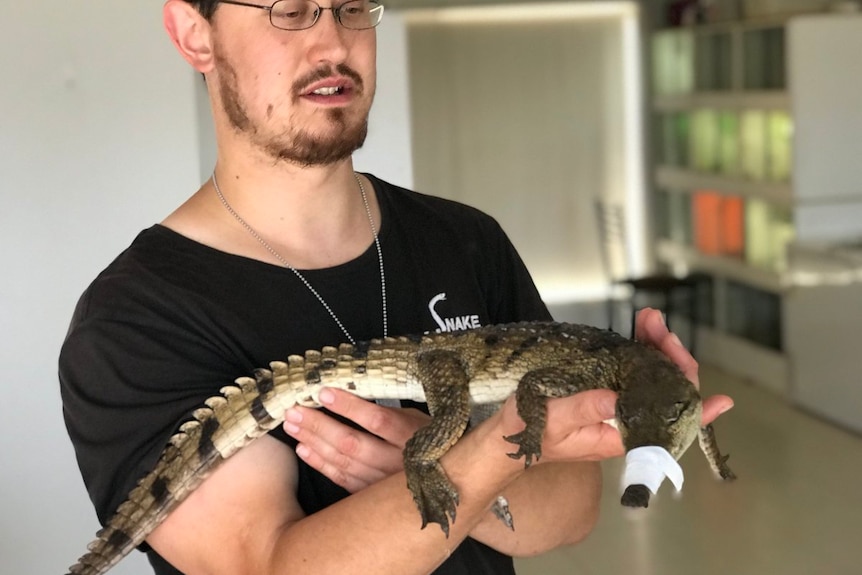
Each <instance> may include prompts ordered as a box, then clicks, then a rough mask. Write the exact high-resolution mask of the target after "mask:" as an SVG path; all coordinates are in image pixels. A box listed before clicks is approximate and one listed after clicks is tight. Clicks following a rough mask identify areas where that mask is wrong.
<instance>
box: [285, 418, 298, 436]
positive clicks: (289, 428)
mask: <svg viewBox="0 0 862 575" xmlns="http://www.w3.org/2000/svg"><path fill="white" fill-rule="evenodd" d="M284 430H285V431H286V432H287V433H288V435H296V434H297V433H299V426H298V425H294V424H293V423H290V422H287V421H285V422H284Z"/></svg>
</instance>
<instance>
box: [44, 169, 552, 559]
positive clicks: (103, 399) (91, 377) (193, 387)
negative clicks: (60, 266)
mask: <svg viewBox="0 0 862 575" xmlns="http://www.w3.org/2000/svg"><path fill="white" fill-rule="evenodd" d="M369 179H370V180H371V182H372V183H373V184H374V189H375V193H376V194H377V198H378V200H379V202H380V206H381V213H382V218H383V222H382V227H381V230H380V234H379V239H380V243H381V247H382V251H383V259H384V267H385V278H386V299H387V308H388V309H387V313H388V322H389V334H390V335H404V334H417V333H423V332H427V331H433V330H437V329H444V330H451V329H456V328H463V327H478V326H479V325H489V324H493V323H505V322H510V321H521V320H544V319H549V314H548V311H547V309H546V307H545V306H544V304H543V303H542V301H541V299H540V297H539V295H538V293H537V291H536V289H535V286H534V285H533V282H532V280H531V278H530V276H529V274H528V273H527V270H526V268H525V267H524V265H523V262H522V261H521V259H520V258H519V256H518V254H517V253H516V251H515V249H514V248H513V246H512V245H511V243H510V242H509V240H508V239H507V237H506V235H505V234H504V233H503V231H502V230H501V229H500V227H499V225H498V224H497V223H496V222H495V221H494V220H493V219H491V218H490V217H488V216H486V215H484V214H482V213H481V212H479V211H477V210H475V209H472V208H469V207H466V206H464V205H461V204H458V203H455V202H451V201H447V200H443V199H440V198H435V197H431V196H426V195H422V194H418V193H416V192H411V191H408V190H404V189H401V188H398V187H396V186H393V185H391V184H388V183H386V182H383V181H381V180H379V179H377V178H374V177H373V176H369ZM302 273H303V276H304V277H305V278H306V279H307V280H308V282H309V283H310V284H311V285H312V286H314V288H315V289H316V290H317V291H318V292H319V293H320V295H321V296H322V297H323V299H324V300H325V301H326V302H327V303H328V304H329V305H330V306H331V308H332V309H333V311H334V313H335V314H336V315H337V316H338V318H339V319H340V320H341V321H342V323H343V324H344V326H345V327H346V329H347V330H348V331H349V332H350V333H351V335H352V336H353V337H354V338H355V339H356V340H368V339H371V338H374V337H379V336H381V335H382V332H383V313H382V302H381V299H382V298H381V280H380V267H379V263H378V257H377V250H376V248H375V247H374V246H373V245H372V246H371V247H369V249H368V250H367V251H366V252H365V253H364V254H363V255H361V256H360V257H358V258H357V259H355V260H353V261H350V262H348V263H345V264H343V265H340V266H336V267H334V268H329V269H322V270H309V271H303V272H302ZM344 339H345V337H344V334H343V333H342V332H341V330H340V329H339V328H338V326H337V325H336V324H335V322H334V321H333V319H332V317H331V316H330V315H329V313H328V312H327V311H326V310H325V309H324V308H323V306H322V305H321V304H320V302H319V301H318V300H317V299H316V298H315V296H314V295H313V294H311V292H310V290H309V289H308V288H307V287H306V286H305V285H303V284H302V283H301V282H300V281H299V279H298V278H297V277H296V275H295V274H294V273H293V272H292V271H290V270H288V269H286V268H283V267H279V266H273V265H269V264H266V263H263V262H260V261H257V260H253V259H249V258H245V257H241V256H236V255H231V254H227V253H225V252H221V251H218V250H215V249H213V248H209V247H207V246H205V245H202V244H200V243H197V242H194V241H192V240H190V239H188V238H186V237H184V236H182V235H179V234H177V233H175V232H173V231H171V230H169V229H168V228H165V227H163V226H159V225H156V226H153V227H151V228H149V229H147V230H144V231H143V232H141V233H140V234H139V235H138V237H137V238H136V239H135V240H134V242H133V243H132V245H131V246H130V247H129V248H127V249H126V250H125V251H124V252H123V253H122V254H121V255H120V256H119V257H118V258H117V259H116V260H114V262H112V263H111V264H110V265H109V266H108V268H107V269H105V271H103V272H102V273H101V274H100V275H99V276H98V277H97V278H96V280H95V281H94V282H93V283H92V284H91V285H90V286H89V288H88V289H87V290H86V292H85V293H84V294H83V296H82V297H81V299H80V301H79V303H78V306H77V308H76V310H75V313H74V316H73V319H72V323H71V326H70V329H69V333H68V335H67V338H66V341H65V343H64V344H63V348H62V351H61V354H60V366H59V367H60V386H61V392H62V397H63V414H64V418H65V421H66V426H67V429H68V431H69V436H70V437H71V439H72V443H73V444H74V446H75V452H76V455H77V458H78V464H79V466H80V469H81V473H82V475H83V478H84V483H85V485H86V487H87V490H88V492H89V494H90V498H91V499H92V501H93V504H94V506H95V508H96V512H97V515H98V517H99V520H100V521H101V522H102V523H103V524H104V523H105V522H106V521H107V520H108V519H109V518H110V516H111V515H112V514H113V512H114V510H115V509H116V508H117V506H118V505H119V504H120V503H122V501H123V500H125V498H126V497H127V495H128V493H129V491H131V489H132V488H133V487H134V486H135V484H136V482H137V481H138V479H140V477H142V476H143V475H145V474H146V473H148V472H149V471H150V470H151V469H152V468H153V467H154V465H155V462H156V460H157V459H158V457H159V454H160V453H161V451H162V449H163V448H164V446H165V444H166V442H167V440H168V438H169V437H170V436H171V435H172V434H173V433H175V432H176V430H177V428H178V427H179V425H180V424H181V423H182V422H183V421H187V420H188V419H190V414H191V412H192V411H193V410H194V409H195V408H197V407H199V406H200V405H201V404H202V403H203V401H204V400H205V399H206V398H207V397H210V396H212V395H215V394H217V393H218V390H219V389H220V388H221V387H222V386H223V385H225V384H226V383H230V382H232V381H233V380H234V379H235V378H236V377H238V376H241V375H248V374H250V373H251V372H252V370H254V369H255V368H257V367H261V366H266V365H268V364H269V362H270V361H272V360H277V359H285V358H286V357H287V356H288V355H290V354H297V353H302V352H304V351H305V350H308V349H319V348H321V347H323V346H325V345H333V344H338V343H340V342H342V341H344ZM272 434H273V436H275V437H276V438H278V439H279V440H281V441H283V442H285V443H287V444H289V445H291V447H295V442H294V441H293V440H292V439H291V438H289V437H288V436H287V435H286V434H284V432H283V431H282V429H281V428H280V427H279V428H277V429H276V430H275V431H273V432H272ZM299 464H300V466H299V467H300V468H299V489H298V495H297V497H298V500H299V503H300V505H301V506H302V508H303V509H304V511H305V512H306V513H309V514H310V513H314V512H316V511H319V510H320V509H323V508H324V507H326V506H328V505H331V504H333V503H335V502H336V501H338V500H340V499H342V498H344V497H346V496H347V495H348V493H347V492H346V491H345V490H343V489H342V488H340V487H338V486H337V485H335V484H333V483H332V482H331V481H329V480H328V479H327V478H325V477H323V476H322V475H320V474H319V473H317V472H316V471H314V470H313V469H311V468H309V467H308V466H307V465H305V464H304V463H303V462H302V461H301V460H299ZM417 528H418V525H417ZM144 548H145V550H147V552H148V553H149V554H150V560H151V563H153V565H154V567H155V570H156V573H157V574H158V575H167V574H176V573H178V571H176V570H175V569H173V568H172V567H170V566H169V565H168V564H167V563H165V562H164V560H162V559H161V558H160V557H158V556H157V555H156V554H155V552H154V551H153V550H151V549H148V548H146V546H144ZM513 572H514V571H513V567H512V561H511V558H509V557H506V556H504V555H501V554H499V553H497V552H495V551H493V550H491V549H490V548H488V547H486V546H484V545H482V544H480V543H478V542H476V541H473V540H471V539H468V540H466V541H465V542H464V543H462V544H461V545H460V546H459V548H458V549H457V550H456V551H455V552H454V553H453V555H452V556H451V557H450V559H449V560H447V562H446V563H444V564H443V565H442V566H441V567H440V568H439V569H438V570H437V571H436V572H435V573H438V574H441V575H443V574H447V575H449V574H452V575H455V574H464V575H467V574H471V575H476V574H482V573H488V574H491V573H494V574H501V573H513Z"/></svg>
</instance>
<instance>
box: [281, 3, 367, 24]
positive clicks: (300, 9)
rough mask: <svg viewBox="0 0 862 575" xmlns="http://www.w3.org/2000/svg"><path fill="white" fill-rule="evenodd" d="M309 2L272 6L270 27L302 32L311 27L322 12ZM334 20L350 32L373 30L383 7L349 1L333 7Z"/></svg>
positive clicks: (316, 5)
mask: <svg viewBox="0 0 862 575" xmlns="http://www.w3.org/2000/svg"><path fill="white" fill-rule="evenodd" d="M322 10H324V9H322V8H321V7H320V6H319V5H318V4H317V3H316V2H312V1H311V0H280V1H279V2H276V3H275V4H273V6H272V10H271V11H270V19H271V20H272V25H273V26H275V27H276V28H281V29H283V30H304V29H306V28H310V27H312V26H313V25H314V24H315V22H317V18H318V17H319V15H320V12H322ZM333 11H334V13H335V19H336V20H338V22H339V23H340V24H341V25H342V26H344V27H345V28H350V29H351V30H364V29H366V28H374V27H375V26H377V24H379V23H380V19H381V17H382V16H383V6H382V5H380V4H378V3H377V2H372V1H371V0H350V1H349V2H345V3H343V4H341V5H340V6H337V7H334V8H333Z"/></svg>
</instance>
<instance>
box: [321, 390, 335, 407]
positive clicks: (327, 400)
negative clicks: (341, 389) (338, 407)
mask: <svg viewBox="0 0 862 575" xmlns="http://www.w3.org/2000/svg"><path fill="white" fill-rule="evenodd" d="M318 399H319V400H320V403H322V404H324V405H332V404H333V403H335V394H334V393H332V391H331V390H329V389H322V390H320V395H319V396H318Z"/></svg>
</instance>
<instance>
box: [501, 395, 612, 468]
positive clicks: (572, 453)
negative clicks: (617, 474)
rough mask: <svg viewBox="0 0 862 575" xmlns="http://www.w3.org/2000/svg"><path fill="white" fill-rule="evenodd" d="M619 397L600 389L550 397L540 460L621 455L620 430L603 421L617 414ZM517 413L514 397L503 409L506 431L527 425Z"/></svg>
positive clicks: (598, 457)
mask: <svg viewBox="0 0 862 575" xmlns="http://www.w3.org/2000/svg"><path fill="white" fill-rule="evenodd" d="M616 398H617V394H616V393H614V392H612V391H609V390H604V389H599V390H589V391H583V392H579V393H576V394H574V395H572V396H569V397H564V398H558V399H551V400H549V401H548V403H547V419H546V425H545V429H544V434H543V440H542V458H541V459H540V462H542V461H598V460H601V459H607V458H610V457H616V456H618V455H621V454H622V453H623V449H622V442H621V440H620V436H619V432H618V431H617V430H616V429H614V428H613V427H611V426H610V425H607V424H605V423H603V421H605V420H608V419H612V418H613V417H614V411H615V409H616V407H615V406H616ZM516 413H517V411H516V406H515V400H514V398H513V397H510V398H509V399H508V400H507V402H506V405H505V406H504V407H503V413H502V415H503V425H504V430H506V432H507V433H506V435H513V434H515V433H518V432H520V431H521V430H523V429H524V422H523V421H522V420H521V419H520V418H519V417H518V416H517V414H516ZM510 431H511V433H510Z"/></svg>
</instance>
